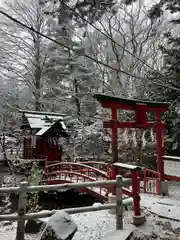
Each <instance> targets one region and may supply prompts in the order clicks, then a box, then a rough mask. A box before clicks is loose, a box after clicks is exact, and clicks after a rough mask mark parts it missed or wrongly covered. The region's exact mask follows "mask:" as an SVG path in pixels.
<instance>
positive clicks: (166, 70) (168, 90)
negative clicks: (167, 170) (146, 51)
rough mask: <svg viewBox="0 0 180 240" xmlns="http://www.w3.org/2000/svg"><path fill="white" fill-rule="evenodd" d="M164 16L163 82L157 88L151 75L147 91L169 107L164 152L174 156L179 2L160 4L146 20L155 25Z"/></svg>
mask: <svg viewBox="0 0 180 240" xmlns="http://www.w3.org/2000/svg"><path fill="white" fill-rule="evenodd" d="M166 12H169V13H170V14H171V15H170V16H169V19H170V21H168V22H167V23H166V24H167V25H168V27H169V29H168V31H166V32H165V33H164V34H163V37H164V39H165V41H164V42H165V43H164V44H163V45H160V46H159V49H160V51H161V54H162V56H163V64H162V68H161V72H162V74H163V75H164V78H163V79H162V80H161V82H162V84H161V85H160V86H159V87H157V86H156V85H155V81H157V79H158V78H159V76H157V74H156V73H152V76H154V79H155V80H154V81H152V82H150V83H149V91H150V92H151V94H150V96H151V98H152V99H155V100H160V101H167V102H170V103H171V106H170V109H169V114H168V115H167V117H166V121H167V123H168V133H169V136H170V139H169V145H168V150H169V151H170V153H172V152H173V151H174V150H177V151H176V154H177V153H178V151H179V149H180V130H179V129H180V104H179V99H180V66H179V63H180V37H179V36H178V32H179V23H180V17H179V13H180V2H179V1H170V0H163V1H160V2H159V3H157V4H156V5H154V6H153V7H152V8H151V10H150V11H149V16H150V18H151V20H152V22H155V21H157V20H158V19H159V18H160V17H161V16H163V15H164V14H165V13H166ZM152 93H154V94H152Z"/></svg>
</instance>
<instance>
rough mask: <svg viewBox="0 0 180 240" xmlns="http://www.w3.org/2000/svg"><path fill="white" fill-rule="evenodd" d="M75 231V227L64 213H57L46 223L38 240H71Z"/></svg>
mask: <svg viewBox="0 0 180 240" xmlns="http://www.w3.org/2000/svg"><path fill="white" fill-rule="evenodd" d="M76 231H77V225H76V224H75V222H74V221H73V219H72V218H71V216H70V215H69V214H68V213H66V212H64V211H57V212H56V213H55V214H54V215H53V216H52V217H51V218H50V219H49V221H48V223H47V225H46V227H45V229H44V230H43V232H42V234H41V237H40V240H49V239H51V240H71V239H72V238H73V236H74V234H75V233H76Z"/></svg>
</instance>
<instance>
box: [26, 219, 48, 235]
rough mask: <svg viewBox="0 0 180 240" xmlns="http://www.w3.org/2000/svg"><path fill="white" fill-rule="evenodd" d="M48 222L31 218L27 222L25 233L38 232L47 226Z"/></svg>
mask: <svg viewBox="0 0 180 240" xmlns="http://www.w3.org/2000/svg"><path fill="white" fill-rule="evenodd" d="M45 226H46V223H45V222H44V221H42V220H41V219H31V220H28V221H27V222H26V225H25V233H38V232H40V230H42V229H43V228H45Z"/></svg>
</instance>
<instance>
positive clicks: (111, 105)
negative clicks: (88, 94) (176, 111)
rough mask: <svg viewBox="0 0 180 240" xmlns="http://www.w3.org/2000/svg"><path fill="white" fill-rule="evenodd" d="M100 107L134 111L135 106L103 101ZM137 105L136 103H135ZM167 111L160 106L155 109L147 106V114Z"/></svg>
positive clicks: (166, 108)
mask: <svg viewBox="0 0 180 240" xmlns="http://www.w3.org/2000/svg"><path fill="white" fill-rule="evenodd" d="M100 103H101V105H102V107H103V108H110V109H112V108H116V109H122V110H130V111H132V110H135V109H136V108H135V106H132V105H129V104H122V103H119V102H112V101H111V102H109V101H103V102H100ZM137 103H138V101H137ZM166 111H168V107H165V106H163V107H160V106H157V107H149V106H147V112H161V113H163V112H166Z"/></svg>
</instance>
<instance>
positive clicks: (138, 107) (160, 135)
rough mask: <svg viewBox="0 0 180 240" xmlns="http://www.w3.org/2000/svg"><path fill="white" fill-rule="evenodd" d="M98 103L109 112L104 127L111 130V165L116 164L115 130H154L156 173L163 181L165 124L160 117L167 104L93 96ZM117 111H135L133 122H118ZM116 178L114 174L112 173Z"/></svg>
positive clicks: (166, 109)
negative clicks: (151, 115)
mask: <svg viewBox="0 0 180 240" xmlns="http://www.w3.org/2000/svg"><path fill="white" fill-rule="evenodd" d="M94 97H95V98H96V99H97V101H99V102H100V104H101V106H102V107H103V108H108V109H110V110H111V119H110V120H109V121H104V123H103V124H104V127H105V128H110V129H111V130H112V136H111V139H112V154H113V156H112V163H115V162H118V148H117V129H118V128H144V129H150V128H154V129H155V131H156V153H157V160H156V162H157V172H158V173H159V175H160V180H161V181H162V180H163V179H164V166H163V158H162V157H163V155H164V150H163V147H164V142H163V139H164V130H165V127H166V125H165V123H164V122H163V121H162V119H161V117H162V115H163V113H165V112H166V111H168V106H169V103H165V102H152V101H141V100H131V99H124V98H119V97H114V96H108V95H104V94H96V95H95V96H94ZM118 110H130V111H135V121H126V122H120V121H119V120H118ZM148 112H151V113H154V115H155V121H154V122H148V120H147V113H148ZM113 174H114V176H116V173H113Z"/></svg>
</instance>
